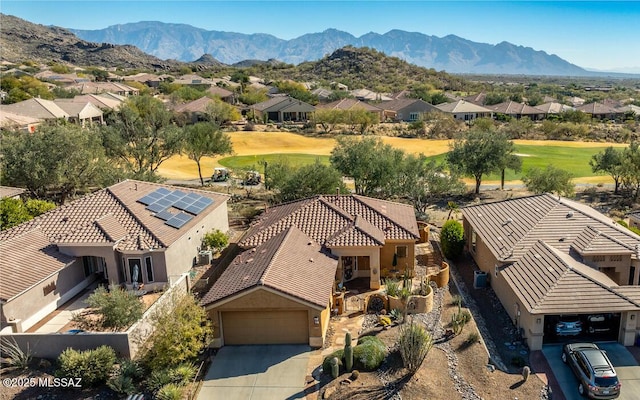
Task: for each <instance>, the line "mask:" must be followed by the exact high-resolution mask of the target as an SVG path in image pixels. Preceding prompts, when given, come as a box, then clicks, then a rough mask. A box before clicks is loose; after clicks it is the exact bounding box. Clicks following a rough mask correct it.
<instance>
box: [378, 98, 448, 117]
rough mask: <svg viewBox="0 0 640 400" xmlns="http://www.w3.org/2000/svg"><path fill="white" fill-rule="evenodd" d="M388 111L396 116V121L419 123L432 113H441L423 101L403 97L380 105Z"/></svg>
mask: <svg viewBox="0 0 640 400" xmlns="http://www.w3.org/2000/svg"><path fill="white" fill-rule="evenodd" d="M378 106H379V107H380V108H383V109H384V110H385V112H386V111H391V112H392V113H393V114H395V117H394V119H395V120H396V121H406V122H413V121H419V120H420V118H421V116H422V115H423V114H425V113H428V112H431V111H439V109H437V108H436V106H434V105H432V104H429V103H427V102H426V101H424V100H421V99H412V98H408V97H402V98H399V99H395V100H391V101H383V102H382V103H380V104H379V105H378Z"/></svg>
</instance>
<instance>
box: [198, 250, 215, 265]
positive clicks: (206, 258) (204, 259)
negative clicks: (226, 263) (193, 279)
mask: <svg viewBox="0 0 640 400" xmlns="http://www.w3.org/2000/svg"><path fill="white" fill-rule="evenodd" d="M212 258H213V257H212V255H211V250H202V251H200V252H199V253H198V265H208V264H211V259H212Z"/></svg>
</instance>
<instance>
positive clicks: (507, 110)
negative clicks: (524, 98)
mask: <svg viewBox="0 0 640 400" xmlns="http://www.w3.org/2000/svg"><path fill="white" fill-rule="evenodd" d="M487 108H490V109H491V110H493V111H494V112H499V113H501V114H506V115H518V114H519V115H538V114H542V112H541V111H540V110H538V109H537V108H535V107H531V106H528V105H526V104H524V103H517V102H515V101H506V102H504V103H500V104H495V105H492V106H487Z"/></svg>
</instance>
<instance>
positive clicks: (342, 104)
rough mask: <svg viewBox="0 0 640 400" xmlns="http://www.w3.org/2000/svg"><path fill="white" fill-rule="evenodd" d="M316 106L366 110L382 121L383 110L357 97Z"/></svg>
mask: <svg viewBox="0 0 640 400" xmlns="http://www.w3.org/2000/svg"><path fill="white" fill-rule="evenodd" d="M317 108H324V109H328V110H358V109H360V110H366V111H369V112H371V113H374V114H376V115H377V116H378V121H382V120H383V116H384V115H383V110H382V109H381V108H380V107H376V106H374V105H372V104H369V103H365V102H363V101H360V100H357V99H340V100H336V101H332V102H331V103H327V104H322V105H318V106H317Z"/></svg>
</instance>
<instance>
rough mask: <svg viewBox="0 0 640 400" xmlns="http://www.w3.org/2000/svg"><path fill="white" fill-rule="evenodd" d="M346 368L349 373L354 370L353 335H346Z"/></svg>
mask: <svg viewBox="0 0 640 400" xmlns="http://www.w3.org/2000/svg"><path fill="white" fill-rule="evenodd" d="M344 366H345V368H346V370H347V372H351V369H352V368H353V347H351V333H349V332H347V333H346V334H345V335H344Z"/></svg>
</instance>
